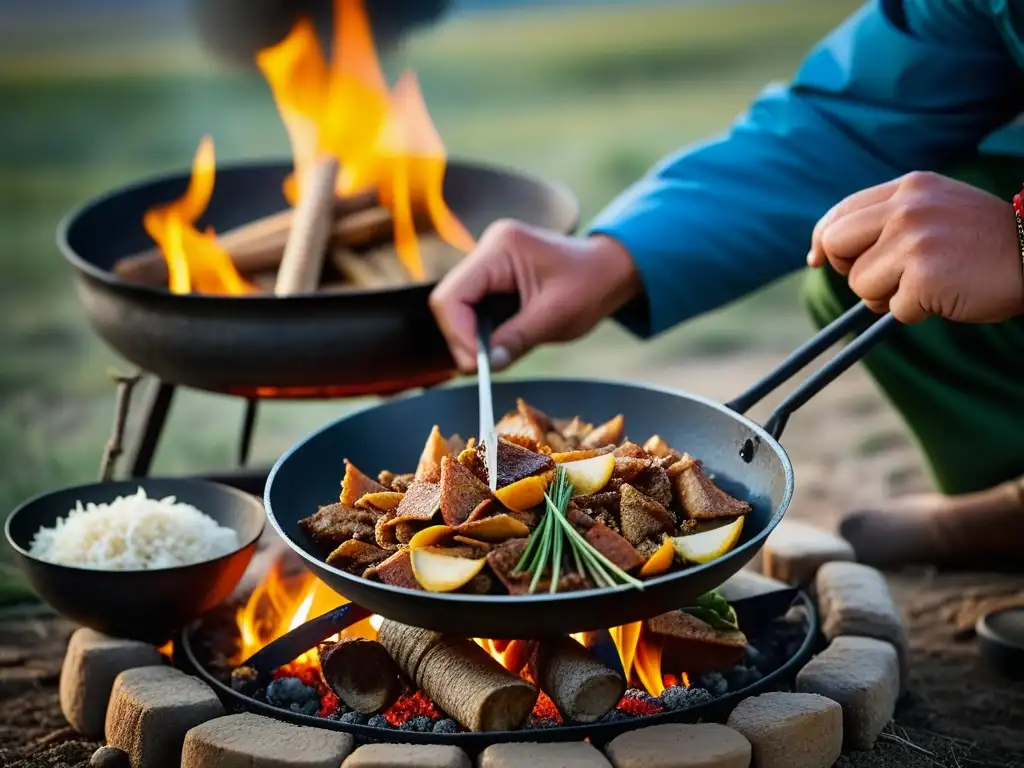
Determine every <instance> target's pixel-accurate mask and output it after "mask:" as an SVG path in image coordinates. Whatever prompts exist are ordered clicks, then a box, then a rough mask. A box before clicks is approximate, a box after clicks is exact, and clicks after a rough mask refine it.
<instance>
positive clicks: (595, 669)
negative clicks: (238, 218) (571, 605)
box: [529, 637, 626, 723]
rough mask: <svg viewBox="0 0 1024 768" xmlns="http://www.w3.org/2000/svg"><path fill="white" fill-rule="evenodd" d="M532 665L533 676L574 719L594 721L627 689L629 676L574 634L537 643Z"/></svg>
mask: <svg viewBox="0 0 1024 768" xmlns="http://www.w3.org/2000/svg"><path fill="white" fill-rule="evenodd" d="M529 665H530V666H529V668H530V676H531V677H532V678H533V679H534V680H535V681H536V682H537V684H538V685H539V686H540V688H541V690H542V691H544V693H546V694H547V695H548V696H550V697H551V700H552V701H553V702H554V703H555V706H556V707H558V711H559V712H561V713H562V717H563V718H565V719H566V720H567V721H570V722H574V723H593V722H594V721H596V720H598V719H600V718H601V717H603V716H604V715H606V714H607V713H608V712H610V711H611V710H612V709H614V707H615V705H616V704H618V703H619V701H620V700H621V699H622V694H624V693H625V692H626V680H625V678H623V676H622V675H621V674H619V672H618V671H617V670H615V669H612V668H611V667H609V666H608V665H607V664H605V663H604V662H603V661H601V660H600V659H599V658H598V657H597V656H596V655H595V654H594V653H593V652H592V651H591V650H590V649H589V648H584V647H583V646H582V645H580V644H579V643H577V642H576V641H575V640H573V639H572V638H571V637H559V638H554V639H551V640H544V641H543V642H540V643H536V645H535V648H534V650H533V652H532V653H531V655H530V662H529Z"/></svg>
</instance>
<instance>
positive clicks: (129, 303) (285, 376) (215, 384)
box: [57, 161, 579, 394]
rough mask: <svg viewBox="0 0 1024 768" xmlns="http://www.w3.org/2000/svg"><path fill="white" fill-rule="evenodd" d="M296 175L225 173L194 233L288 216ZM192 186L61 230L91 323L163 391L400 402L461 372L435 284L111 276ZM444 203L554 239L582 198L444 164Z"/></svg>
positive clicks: (147, 243) (157, 183)
mask: <svg viewBox="0 0 1024 768" xmlns="http://www.w3.org/2000/svg"><path fill="white" fill-rule="evenodd" d="M290 172H291V164H290V163H286V162H277V161H265V162H258V163H248V164H240V165H227V166H224V167H222V168H218V169H217V180H216V186H215V188H214V192H213V197H212V199H211V201H210V206H209V208H208V209H207V212H206V215H205V216H204V217H203V219H202V220H201V221H200V222H199V226H200V228H203V227H206V226H208V225H212V226H213V227H214V228H215V229H216V230H217V231H225V230H227V229H230V228H232V227H236V226H239V225H241V224H244V223H246V222H247V221H251V220H253V219H257V218H260V217H263V216H266V215H269V214H271V213H274V212H276V211H280V210H282V209H284V208H286V207H287V203H286V202H285V200H284V197H283V196H282V194H281V185H282V183H283V181H284V179H285V177H286V176H287V175H288V174H289V173H290ZM188 178H189V174H188V173H187V172H180V173H174V174H170V175H167V176H161V177H158V178H154V179H149V180H146V181H142V182H139V183H137V184H133V185H130V186H126V187H123V188H121V189H118V190H115V191H113V192H110V193H108V194H106V195H104V196H102V197H100V198H97V199H95V200H93V201H92V202H89V203H87V204H86V205H85V206H83V207H82V208H80V209H78V210H76V211H74V212H72V213H71V214H69V215H68V216H67V218H65V220H64V221H63V222H62V223H61V225H60V227H59V229H58V233H57V243H58V245H59V246H60V249H61V251H62V252H63V254H64V256H65V258H67V260H68V261H69V262H70V263H71V264H72V266H73V267H74V268H75V288H76V290H77V293H78V296H79V299H80V300H81V302H82V304H83V306H84V307H85V310H86V313H87V314H88V316H89V320H90V322H91V323H92V325H93V327H94V328H95V330H96V332H97V333H98V334H99V335H100V337H101V338H102V339H104V340H105V341H106V342H107V343H108V344H110V346H112V347H113V348H114V349H115V350H117V352H118V353H120V354H121V355H122V356H123V357H124V358H125V359H127V360H128V361H130V362H131V363H133V364H135V365H137V366H139V367H140V368H142V369H143V370H145V371H148V372H150V373H153V374H155V375H156V376H158V377H159V378H160V379H162V380H163V381H165V382H168V383H173V384H182V385H185V386H190V387H195V388H197V389H205V390H210V391H215V392H228V393H234V394H250V393H252V392H254V391H255V390H257V389H259V388H261V387H276V388H313V387H330V388H332V389H333V390H334V391H340V392H345V393H347V394H365V393H370V392H379V391H387V390H391V391H396V390H400V389H403V388H404V387H403V385H404V384H406V383H411V384H414V385H422V384H424V383H428V382H430V381H433V382H436V381H437V380H439V379H443V378H445V375H446V374H447V373H449V372H453V371H454V368H455V364H454V362H453V361H452V359H451V356H450V354H449V352H448V348H447V345H446V344H445V342H444V338H443V337H442V335H441V332H440V330H439V329H438V328H437V325H436V324H435V322H434V319H433V317H432V315H431V313H430V309H429V307H428V306H427V297H428V296H429V295H430V290H431V288H432V287H433V285H432V284H430V283H420V284H415V285H410V286H407V287H396V288H394V289H386V290H352V291H348V292H345V293H344V294H337V293H332V294H325V293H320V294H302V295H297V296H291V297H287V298H278V297H275V296H272V295H256V296H209V295H200V294H185V295H181V294H173V293H171V292H169V291H167V290H165V289H162V288H152V287H148V286H144V285H138V284H134V283H131V282H128V281H126V280H123V279H121V278H120V277H118V276H117V275H115V274H114V273H113V272H112V268H113V266H114V264H115V263H116V262H117V261H118V260H119V259H121V258H123V257H125V256H129V255H131V254H134V253H137V252H139V251H143V250H145V249H147V248H150V247H152V241H151V240H150V238H149V236H148V235H147V234H146V232H145V231H144V229H143V227H142V217H143V214H144V213H145V212H146V210H148V209H149V208H151V207H153V206H155V205H160V204H164V203H167V202H170V201H172V200H174V199H176V198H178V197H180V196H181V195H182V194H183V193H184V191H185V188H186V186H187V184H188ZM444 196H445V199H446V201H447V202H448V205H449V206H450V208H451V209H452V211H453V212H454V213H455V214H456V215H457V216H458V217H459V219H460V220H461V221H462V223H463V224H465V226H466V227H467V229H469V231H470V232H471V233H472V234H473V235H474V236H479V235H480V234H481V233H482V232H483V230H484V229H485V228H486V227H487V226H488V225H489V224H491V223H492V222H494V221H496V220H497V219H501V218H514V219H518V220H520V221H523V222H525V223H527V224H532V225H535V226H538V227H543V228H546V229H551V230H556V231H559V232H571V231H572V230H573V229H575V227H576V225H577V222H578V220H579V205H578V203H577V202H576V198H575V197H574V196H573V195H572V193H571V192H569V191H568V190H567V189H565V188H564V187H561V186H559V185H556V184H551V183H549V182H546V181H542V180H540V179H536V178H533V177H531V176H527V175H524V174H521V173H518V172H516V171H510V170H504V169H500V168H496V167H491V166H486V165H481V164H476V163H466V162H459V161H452V162H449V164H448V169H447V173H446V174H445V180H444ZM512 309H514V307H506V311H505V312H503V313H499V314H504V315H505V316H509V315H511V310H512Z"/></svg>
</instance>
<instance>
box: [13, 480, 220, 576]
mask: <svg viewBox="0 0 1024 768" xmlns="http://www.w3.org/2000/svg"><path fill="white" fill-rule="evenodd" d="M238 546H239V541H238V535H237V534H236V533H235V531H233V530H232V529H231V528H225V527H224V526H222V525H220V524H218V523H217V521H216V520H214V519H213V518H211V517H210V516H209V515H206V514H204V513H202V512H200V511H199V510H198V509H196V508H195V507H193V506H192V505H191V504H183V503H180V502H178V501H177V499H176V498H175V497H174V496H168V497H167V498H164V499H151V498H149V497H147V496H146V492H145V490H144V489H142V488H139V490H138V492H137V493H135V494H133V495H131V496H118V497H117V498H116V499H114V500H113V501H112V502H110V503H109V504H92V503H90V504H86V505H85V507H84V508H83V507H82V502H80V501H79V502H77V503H76V504H75V508H74V509H73V510H71V511H70V512H69V513H68V516H67V517H65V518H59V519H58V520H57V522H56V524H55V525H54V526H53V527H52V528H40V529H39V531H37V532H36V535H35V536H34V537H33V538H32V547H31V549H30V550H29V551H30V552H31V554H32V555H33V556H34V557H38V558H39V559H41V560H46V561H48V562H51V563H59V564H61V565H74V566H78V567H80V568H94V569H97V570H103V571H143V570H152V569H154V568H172V567H174V566H180V565H190V564H192V563H199V562H202V561H204V560H213V559H215V558H218V557H220V556H221V555H226V554H228V553H229V552H233V551H234V550H236V549H238Z"/></svg>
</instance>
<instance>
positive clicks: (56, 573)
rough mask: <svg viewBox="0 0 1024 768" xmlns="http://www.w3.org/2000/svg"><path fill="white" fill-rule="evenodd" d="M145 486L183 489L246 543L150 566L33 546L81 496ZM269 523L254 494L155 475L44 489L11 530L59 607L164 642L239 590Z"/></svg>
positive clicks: (35, 579) (14, 516) (91, 622)
mask: <svg viewBox="0 0 1024 768" xmlns="http://www.w3.org/2000/svg"><path fill="white" fill-rule="evenodd" d="M140 486H141V487H142V488H144V489H145V491H146V495H148V496H150V497H152V498H163V497H165V496H176V497H177V499H178V501H181V502H184V503H187V504H191V505H193V506H195V507H196V508H197V509H199V510H201V511H203V512H204V513H206V514H207V515H209V516H210V517H212V518H213V519H214V520H216V521H217V522H218V523H220V524H221V525H223V526H226V527H228V528H233V529H234V530H235V531H236V532H237V533H238V539H239V541H240V542H241V544H240V546H239V547H238V549H236V550H235V551H233V552H230V553H228V554H226V555H223V556H222V557H218V558H216V559H215V560H207V561H204V562H200V563H194V564H192V565H185V566H180V567H175V568H160V569H154V570H148V571H100V570H94V569H90V568H79V567H73V566H67V565H58V564H56V563H50V562H46V561H44V560H40V559H39V558H37V557H35V556H33V555H31V554H30V553H29V550H30V548H31V546H32V539H33V537H34V536H35V534H36V532H37V531H38V530H39V529H40V528H42V527H49V526H52V525H53V524H54V523H55V522H56V520H57V518H60V517H65V516H67V514H68V512H70V511H71V510H72V509H74V508H75V503H76V502H78V501H80V502H82V504H83V505H85V504H86V503H88V502H92V503H95V504H99V503H109V502H111V501H113V500H114V499H115V498H117V497H118V496H124V495H128V494H131V493H134V492H135V491H136V490H138V488H139V487H140ZM265 523H266V514H265V513H264V511H263V505H262V504H260V501H259V499H257V498H256V497H255V496H252V495H250V494H248V493H243V492H242V491H238V490H236V489H234V488H230V487H228V486H226V485H220V484H218V483H211V482H207V481H205V480H194V479H185V478H154V479H142V480H132V481H125V482H114V483H91V484H88V485H78V486H72V487H70V488H62V489H60V490H58V491H52V492H50V493H44V494H41V495H39V496H36V497H35V498H32V499H29V500H28V501H26V502H24V503H23V504H22V505H21V506H19V507H18V508H17V509H15V510H14V511H13V512H12V513H11V514H10V516H8V518H7V524H6V526H5V532H6V534H7V541H8V542H10V544H11V546H12V547H13V548H14V551H15V555H16V558H17V562H18V565H19V567H20V568H21V570H22V572H23V573H24V574H25V576H26V578H28V580H29V583H30V584H31V585H32V588H33V589H34V590H35V591H36V593H37V594H38V595H39V596H40V597H41V598H42V599H43V600H45V601H46V602H47V603H48V604H49V605H50V606H51V607H52V608H53V609H54V610H55V611H57V613H59V614H61V615H62V616H64V617H66V618H68V619H71V620H72V621H74V622H76V623H78V624H81V625H83V626H86V627H90V628H92V629H95V630H97V631H99V632H103V633H105V634H108V635H113V636H115V637H126V638H131V639H134V640H143V641H145V642H151V643H157V644H159V643H162V642H165V641H166V640H169V639H171V638H172V637H173V636H174V634H175V633H176V632H179V631H180V630H181V628H182V627H184V626H186V625H187V624H188V623H189V622H191V621H194V620H195V619H196V618H197V617H199V616H200V615H202V614H203V613H205V612H206V611H208V610H210V609H211V608H214V607H215V606H217V605H219V604H220V603H222V602H223V601H224V600H225V599H226V598H227V597H228V596H229V595H230V594H231V592H232V591H233V590H234V588H235V586H236V585H237V584H238V582H239V580H240V579H241V578H242V574H243V573H244V572H245V569H246V567H248V565H249V561H250V560H251V559H252V554H253V551H254V550H255V548H256V540H257V539H258V538H259V537H260V534H261V533H262V532H263V526H264V525H265Z"/></svg>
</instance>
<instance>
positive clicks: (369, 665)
mask: <svg viewBox="0 0 1024 768" xmlns="http://www.w3.org/2000/svg"><path fill="white" fill-rule="evenodd" d="M319 650H320V671H321V672H322V673H323V676H324V680H325V681H326V682H327V685H329V686H330V687H331V690H332V691H334V692H335V693H336V694H338V698H339V699H341V700H342V701H343V702H345V704H346V705H348V706H349V707H350V708H352V709H354V710H355V711H356V712H362V713H363V714H364V715H372V714H374V713H375V712H380V711H381V710H384V709H387V708H388V707H390V706H391V705H392V704H393V703H394V701H395V699H397V698H398V694H399V691H400V690H401V687H402V686H401V683H400V682H399V679H398V666H397V665H396V664H395V662H394V661H392V659H391V657H390V656H389V655H388V652H387V651H386V650H384V646H383V645H381V644H380V643H378V642H376V641H375V640H366V639H364V638H362V637H350V638H345V639H343V640H341V641H340V642H337V643H323V644H322V645H321V646H320V649H319Z"/></svg>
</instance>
